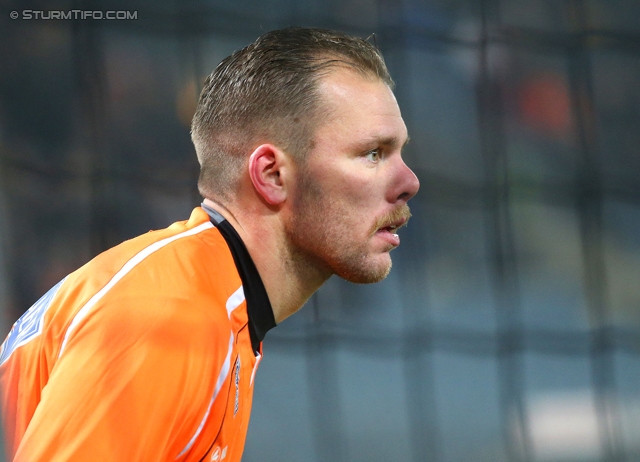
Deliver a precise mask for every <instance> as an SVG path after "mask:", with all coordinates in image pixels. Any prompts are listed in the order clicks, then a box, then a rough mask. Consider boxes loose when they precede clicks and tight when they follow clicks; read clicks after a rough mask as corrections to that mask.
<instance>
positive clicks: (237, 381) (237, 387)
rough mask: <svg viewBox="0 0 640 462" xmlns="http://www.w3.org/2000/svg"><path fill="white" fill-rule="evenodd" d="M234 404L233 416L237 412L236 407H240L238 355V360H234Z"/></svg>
mask: <svg viewBox="0 0 640 462" xmlns="http://www.w3.org/2000/svg"><path fill="white" fill-rule="evenodd" d="M235 375H236V377H235V382H236V404H235V406H234V408H233V416H234V417H235V416H236V414H237V413H238V408H239V407H240V356H238V360H237V361H236V374H235Z"/></svg>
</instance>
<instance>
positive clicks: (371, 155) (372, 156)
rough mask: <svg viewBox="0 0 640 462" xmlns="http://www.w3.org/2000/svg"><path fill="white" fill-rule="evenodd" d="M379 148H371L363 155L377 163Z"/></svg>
mask: <svg viewBox="0 0 640 462" xmlns="http://www.w3.org/2000/svg"><path fill="white" fill-rule="evenodd" d="M380 155H381V154H380V148H376V149H372V150H371V151H367V153H366V154H365V155H364V157H365V158H366V159H367V160H368V161H370V162H373V163H374V164H377V163H378V161H379V160H380Z"/></svg>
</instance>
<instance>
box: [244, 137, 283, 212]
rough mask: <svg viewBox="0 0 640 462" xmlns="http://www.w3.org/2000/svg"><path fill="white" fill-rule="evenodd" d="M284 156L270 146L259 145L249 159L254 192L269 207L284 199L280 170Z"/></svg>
mask: <svg viewBox="0 0 640 462" xmlns="http://www.w3.org/2000/svg"><path fill="white" fill-rule="evenodd" d="M284 162H285V154H284V153H283V152H282V151H281V150H280V149H278V148H277V147H275V146H274V145H272V144H261V145H260V146H258V147H257V148H256V149H255V150H254V151H253V153H252V154H251V157H250V158H249V176H250V177H251V182H252V183H253V187H254V188H255V189H256V192H257V193H258V194H259V195H260V196H262V198H263V199H264V200H265V201H266V202H267V203H268V204H270V205H278V204H280V203H282V202H284V200H285V199H286V190H285V187H284V181H283V175H282V173H283V172H282V170H283V167H284Z"/></svg>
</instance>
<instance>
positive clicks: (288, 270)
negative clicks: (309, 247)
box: [204, 199, 331, 323]
mask: <svg viewBox="0 0 640 462" xmlns="http://www.w3.org/2000/svg"><path fill="white" fill-rule="evenodd" d="M204 203H205V204H206V205H207V206H209V207H211V208H213V209H215V210H216V211H217V212H218V213H220V214H221V215H222V216H223V217H224V218H225V219H226V220H227V221H228V222H229V223H230V224H231V225H232V226H233V227H234V229H235V230H236V232H237V233H238V234H239V235H240V238H241V239H242V242H243V243H244V245H245V246H246V248H247V250H248V251H249V254H250V255H251V259H252V260H253V263H254V264H255V265H256V268H257V270H258V273H260V278H261V279H262V282H263V284H264V286H265V289H266V291H267V295H268V296H269V301H270V302H271V306H272V308H273V315H274V318H275V320H276V323H280V322H281V321H283V320H284V319H286V318H288V317H289V316H291V315H292V314H293V313H295V312H296V311H298V310H299V309H300V308H301V307H302V306H303V305H304V304H305V302H306V301H307V300H308V299H309V298H310V297H311V295H313V293H314V292H315V291H316V290H318V289H319V288H320V286H321V285H322V284H324V283H325V282H326V280H327V279H328V278H329V277H330V276H331V273H330V272H328V271H326V270H322V269H321V268H318V267H317V266H316V265H313V264H310V262H309V261H307V259H305V258H304V256H302V255H300V254H298V253H296V252H295V251H294V250H293V249H291V246H290V245H288V242H287V239H286V233H285V231H284V229H282V225H281V223H280V221H279V220H278V219H277V214H270V213H264V211H260V210H252V209H247V210H245V209H242V208H238V207H234V206H225V205H222V204H220V203H219V202H215V201H212V200H210V199H205V200H204Z"/></svg>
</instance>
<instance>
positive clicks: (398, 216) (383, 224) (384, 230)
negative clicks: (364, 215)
mask: <svg viewBox="0 0 640 462" xmlns="http://www.w3.org/2000/svg"><path fill="white" fill-rule="evenodd" d="M410 217H411V212H410V211H409V207H408V206H407V205H406V204H404V205H403V206H401V207H400V208H397V209H395V210H394V211H392V212H390V213H388V214H386V215H384V216H382V217H380V218H379V219H378V220H376V224H375V226H374V227H373V229H372V232H371V233H372V234H375V235H377V236H379V237H381V238H383V239H384V240H386V241H387V242H388V243H389V244H391V245H392V246H394V247H397V246H398V245H400V238H399V237H398V235H397V234H396V233H397V231H398V229H399V228H401V227H403V226H404V225H406V224H407V222H408V221H409V218H410Z"/></svg>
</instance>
